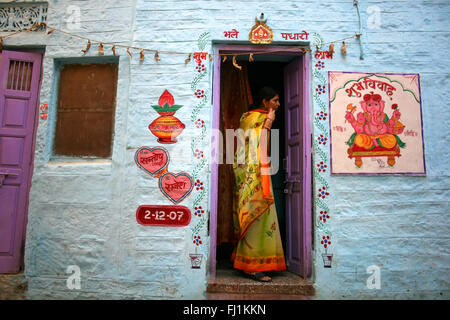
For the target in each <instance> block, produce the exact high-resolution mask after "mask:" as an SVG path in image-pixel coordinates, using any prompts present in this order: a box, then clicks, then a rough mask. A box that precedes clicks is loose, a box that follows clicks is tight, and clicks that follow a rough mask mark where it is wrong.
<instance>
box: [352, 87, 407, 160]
mask: <svg viewBox="0 0 450 320" xmlns="http://www.w3.org/2000/svg"><path fill="white" fill-rule="evenodd" d="M384 106H385V101H384V100H382V99H381V96H380V95H379V94H373V92H372V93H370V94H366V95H364V97H363V101H361V107H362V109H363V111H364V113H363V112H360V113H358V114H357V116H356V119H355V117H354V116H353V112H354V111H355V110H356V107H354V106H352V105H349V106H347V113H346V115H345V119H346V120H347V121H348V122H350V123H351V125H352V127H353V129H355V132H354V133H353V135H352V136H351V137H350V139H349V140H348V141H347V144H348V145H349V146H350V148H349V149H348V154H349V157H350V158H352V157H354V158H355V165H356V166H357V167H361V165H362V159H361V157H377V156H387V158H388V161H387V162H388V165H389V166H393V165H394V164H395V157H400V148H404V147H405V143H404V142H403V141H402V140H400V138H399V136H398V134H400V133H402V132H403V129H404V128H405V126H404V125H403V124H402V123H401V122H400V121H399V119H400V115H401V114H400V111H399V110H398V105H397V104H393V105H392V109H393V110H394V111H393V113H392V117H391V118H389V117H388V115H387V114H386V113H384Z"/></svg>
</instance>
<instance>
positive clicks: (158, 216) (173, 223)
mask: <svg viewBox="0 0 450 320" xmlns="http://www.w3.org/2000/svg"><path fill="white" fill-rule="evenodd" d="M136 220H137V222H138V223H139V224H141V225H143V226H163V227H185V226H187V225H188V224H189V222H191V211H190V210H189V208H188V207H185V206H155V205H142V206H140V207H139V208H138V209H137V211H136Z"/></svg>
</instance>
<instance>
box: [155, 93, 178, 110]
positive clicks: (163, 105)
mask: <svg viewBox="0 0 450 320" xmlns="http://www.w3.org/2000/svg"><path fill="white" fill-rule="evenodd" d="M181 107H182V105H179V104H175V99H174V98H173V96H172V94H171V93H170V92H169V91H167V89H166V90H164V92H163V94H162V95H161V96H160V97H159V100H158V105H152V108H153V109H154V110H155V111H156V112H158V113H159V114H161V115H172V114H174V113H175V112H176V111H177V110H178V109H180V108H181Z"/></svg>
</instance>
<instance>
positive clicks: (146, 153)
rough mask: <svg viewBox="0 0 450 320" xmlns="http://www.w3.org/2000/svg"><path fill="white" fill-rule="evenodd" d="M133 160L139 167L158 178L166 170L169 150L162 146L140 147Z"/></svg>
mask: <svg viewBox="0 0 450 320" xmlns="http://www.w3.org/2000/svg"><path fill="white" fill-rule="evenodd" d="M134 161H135V162H136V164H137V166H138V167H139V168H140V169H142V170H144V171H145V172H147V173H149V174H150V175H151V176H152V177H155V178H158V177H159V176H160V175H162V174H163V173H165V172H167V166H168V164H169V152H168V151H167V150H166V149H164V148H163V147H154V148H150V147H141V148H139V149H138V150H137V151H136V153H135V155H134Z"/></svg>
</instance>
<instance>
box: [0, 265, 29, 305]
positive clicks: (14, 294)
mask: <svg viewBox="0 0 450 320" xmlns="http://www.w3.org/2000/svg"><path fill="white" fill-rule="evenodd" d="M27 289H28V282H27V279H26V278H25V275H24V274H23V272H21V273H17V274H0V300H25V299H26V294H27Z"/></svg>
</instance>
